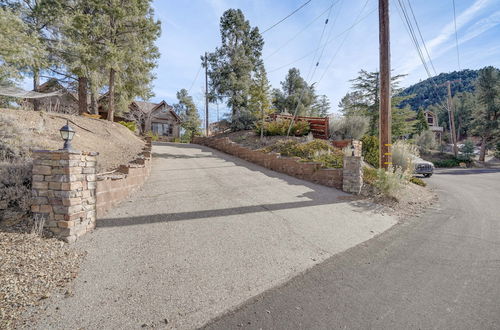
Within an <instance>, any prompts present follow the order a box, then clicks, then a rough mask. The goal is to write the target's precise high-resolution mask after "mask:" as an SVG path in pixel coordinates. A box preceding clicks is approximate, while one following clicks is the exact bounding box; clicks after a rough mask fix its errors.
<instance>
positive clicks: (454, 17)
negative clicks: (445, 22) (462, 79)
mask: <svg viewBox="0 0 500 330" xmlns="http://www.w3.org/2000/svg"><path fill="white" fill-rule="evenodd" d="M452 2H453V23H454V24H455V44H456V46H457V62H458V70H460V52H459V50H458V35H457V11H456V9H455V0H452Z"/></svg>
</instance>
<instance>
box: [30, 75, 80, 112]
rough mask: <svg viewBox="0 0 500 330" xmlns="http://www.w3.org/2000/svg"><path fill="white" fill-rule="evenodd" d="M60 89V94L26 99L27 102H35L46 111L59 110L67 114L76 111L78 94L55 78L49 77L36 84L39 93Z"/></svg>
mask: <svg viewBox="0 0 500 330" xmlns="http://www.w3.org/2000/svg"><path fill="white" fill-rule="evenodd" d="M56 91H60V92H61V95H57V96H51V97H45V98H38V99H26V102H27V103H30V104H32V105H33V104H34V102H37V103H38V105H39V107H40V109H41V110H44V111H48V112H61V113H69V114H77V113H78V94H77V93H74V92H72V91H70V90H68V89H67V88H65V87H64V86H63V85H61V84H60V83H59V81H57V79H54V78H52V79H49V80H47V81H46V82H44V83H43V84H41V85H40V86H38V91H37V92H39V93H51V92H56Z"/></svg>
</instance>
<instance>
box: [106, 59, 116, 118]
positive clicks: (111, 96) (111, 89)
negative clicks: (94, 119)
mask: <svg viewBox="0 0 500 330" xmlns="http://www.w3.org/2000/svg"><path fill="white" fill-rule="evenodd" d="M108 97H109V102H108V118H107V119H108V120H109V121H113V120H114V119H115V70H114V69H111V70H109V96H108Z"/></svg>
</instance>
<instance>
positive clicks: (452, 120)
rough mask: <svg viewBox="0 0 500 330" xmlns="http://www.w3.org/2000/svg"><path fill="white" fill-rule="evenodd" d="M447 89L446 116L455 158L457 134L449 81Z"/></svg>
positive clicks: (456, 154) (456, 153)
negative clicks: (448, 120) (448, 121)
mask: <svg viewBox="0 0 500 330" xmlns="http://www.w3.org/2000/svg"><path fill="white" fill-rule="evenodd" d="M446 87H447V88H448V116H449V119H450V135H451V142H452V143H453V154H454V155H455V158H456V157H457V156H458V147H457V134H456V133H455V114H454V113H453V100H452V99H451V81H447V82H446Z"/></svg>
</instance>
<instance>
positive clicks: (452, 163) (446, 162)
mask: <svg viewBox="0 0 500 330" xmlns="http://www.w3.org/2000/svg"><path fill="white" fill-rule="evenodd" d="M433 163H434V166H435V167H457V166H459V165H460V163H464V161H463V160H460V159H457V158H452V159H443V160H436V161H434V162H433ZM465 163H467V162H465Z"/></svg>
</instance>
